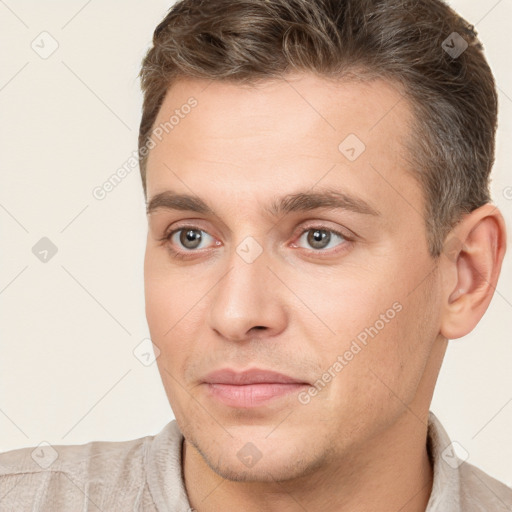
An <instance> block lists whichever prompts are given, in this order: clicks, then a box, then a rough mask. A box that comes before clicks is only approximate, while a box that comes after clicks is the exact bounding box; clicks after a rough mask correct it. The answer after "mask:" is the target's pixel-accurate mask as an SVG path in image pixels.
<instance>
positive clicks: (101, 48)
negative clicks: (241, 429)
mask: <svg viewBox="0 0 512 512" xmlns="http://www.w3.org/2000/svg"><path fill="white" fill-rule="evenodd" d="M171 4H172V2H163V1H162V0H158V1H157V0H145V1H142V0H139V1H135V0H130V1H128V0H123V1H121V0H102V1H101V2H100V1H99V0H89V1H85V0H73V1H70V0H66V1H63V0H62V1H53V2H40V1H36V0H32V1H29V0H23V1H22V0H5V1H4V0H0V47H1V48H2V53H1V63H0V112H1V113H0V130H1V133H0V158H1V160H0V162H1V179H2V182H1V187H0V222H1V248H2V249H1V264H0V315H1V317H0V326H1V347H0V348H1V353H0V451H5V450H10V449H14V448H18V447H24V446H35V445H38V444H39V443H40V442H42V441H47V442H49V443H52V444H81V443H85V442H88V441H91V440H127V439H134V438H137V437H142V436H145V435H149V434H155V433H157V432H159V431H160V430H161V428H162V427H163V426H164V425H165V424H166V423H167V422H168V421H170V420H171V419H172V418H173V414H172V410H171V409H170V406H169V404H168V401H167V398H166V396H165V394H164V391H163V388H162V385H161V381H160V376H159V374H158V370H157V367H156V363H153V364H151V365H146V364H143V363H142V362H141V361H140V360H139V358H137V357H136V355H137V354H139V356H140V354H141V353H143V352H144V350H145V345H144V343H147V341H146V342H144V341H143V340H145V339H147V338H148V337H149V331H148V328H147V324H146V318H145V312H144V296H143V293H144V288H143V256H144V244H145V236H146V219H145V213H144V198H143V194H142V188H141V181H140V175H139V170H138V168H137V167H135V168H134V170H133V171H131V172H130V173H129V174H128V175H127V176H126V178H125V179H124V180H123V181H122V182H121V183H120V184H119V185H118V186H117V187H116V188H115V189H114V190H112V191H111V192H110V193H109V194H107V196H106V197H105V198H104V199H102V200H99V199H96V198H95V197H94V196H93V190H94V189H95V187H98V186H101V185H102V184H103V183H104V182H105V181H106V180H108V178H109V177H110V176H111V175H112V174H113V173H114V172H115V171H116V170H117V169H118V168H119V167H122V166H123V165H124V164H125V163H126V162H128V161H129V159H130V157H132V156H133V155H135V151H136V148H137V133H138V127H139V121H140V113H141V104H142V103H141V102H142V95H141V93H140V91H139V81H138V78H137V74H138V72H139V66H140V61H141V59H142V57H143V55H144V53H145V51H146V50H147V48H148V47H149V44H150V41H151V37H152V33H153V30H154V28H155V27H156V25H157V24H158V22H159V21H160V20H161V19H162V17H163V16H164V15H165V13H166V11H167V9H168V8H169V6H170V5H171ZM451 5H452V6H453V7H455V9H456V10H458V11H459V12H460V14H461V15H462V16H464V17H465V18H466V19H468V20H469V21H470V22H471V23H473V24H474V25H475V28H476V30H477V32H478V33H479V35H480V37H481V39H482V41H483V42H484V45H485V48H486V53H487V57H488V60H489V62H490V65H491V67H492V69H493V71H494V73H495V77H496V80H497V84H498V87H499V95H500V96H499V99H500V117H499V132H498V140H497V159H496V164H495V168H494V174H493V175H494V179H493V183H492V191H493V198H494V202H495V204H496V205H497V206H498V207H499V208H500V209H501V211H502V212H503V214H504V216H505V218H506V222H507V226H508V229H509V231H510V227H511V226H512V222H511V221H512V171H511V168H510V162H511V161H512V149H511V148H512V145H511V144H510V140H511V135H512V133H511V131H512V129H511V125H512V76H511V65H510V52H511V50H512V48H511V43H510V26H509V25H510V19H512V0H501V1H490V2H487V1H485V2H482V1H480V0H453V1H452V2H451ZM57 45H58V46H57ZM52 51H53V53H51V52H52ZM49 53H51V54H50V55H49ZM511 238H512V233H511ZM41 239H43V240H41ZM38 244H39V245H38ZM508 246H509V248H508V250H509V251H510V242H509V244H508ZM34 247H35V249H34ZM45 251H46V252H45ZM41 258H42V259H43V260H45V261H42V259H41ZM511 258H512V255H511V254H507V256H506V258H505V262H504V268H503V270H502V275H501V278H500V281H499V283H498V287H497V290H496V293H495V296H494V298H493V300H492V303H491V305H490V307H489V309H488V311H487V313H486V315H485V316H484V318H483V319H482V321H481V322H480V323H479V325H478V326H477V327H476V328H475V329H474V331H473V332H472V333H471V334H469V335H468V336H466V337H464V338H461V339H458V340H453V341H450V342H449V346H448V350H447V353H446V357H445V361H444V364H443V367H442V370H441V374H440V376H439V380H438V385H437V388H436V392H435V395H434V400H433V403H432V406H431V410H432V411H434V412H435V413H436V414H437V416H438V417H439V418H440V419H441V421H442V423H443V425H444V426H445V428H446V429H447V431H448V433H449V434H450V436H451V437H452V439H454V440H456V441H457V442H458V443H459V445H460V447H459V450H460V451H461V453H460V454H461V455H463V456H466V452H467V456H468V461H469V462H471V463H473V464H476V465H477V466H479V467H481V468H482V469H483V470H484V471H486V472H488V473H489V474H491V475H492V476H494V477H496V478H498V479H500V480H502V481H503V482H505V483H507V484H508V485H511V486H512V464H511V463H510V461H511V460H512V443H511V432H512V372H511V371H510V368H511V361H512V340H511V330H512V329H511V328H512V272H511V265H510V261H511ZM140 343H142V345H141V346H140V347H139V344H140ZM137 347H139V348H137ZM142 359H143V358H142ZM459 445H457V446H459ZM456 451H457V449H456Z"/></svg>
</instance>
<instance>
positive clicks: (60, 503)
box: [0, 436, 155, 510]
mask: <svg viewBox="0 0 512 512" xmlns="http://www.w3.org/2000/svg"><path fill="white" fill-rule="evenodd" d="M154 437H155V436H146V437H141V438H139V439H134V440H130V441H117V442H110V441H92V442H89V443H86V444H82V445H49V444H46V443H44V444H41V445H39V446H37V447H29V448H20V449H17V450H11V451H8V452H4V453H0V505H1V507H0V508H2V510H32V509H33V507H35V508H34V509H37V510H71V509H72V510H82V509H83V510H89V508H90V507H91V504H94V505H95V506H96V507H100V509H102V510H120V509H123V503H122V501H123V500H124V499H126V508H125V509H126V510H136V509H135V508H133V503H134V497H135V498H137V496H138V499H139V500H140V501H141V502H142V500H144V499H145V497H144V488H145V486H146V485H145V462H146V454H147V452H148V450H149V447H150V445H151V443H152V441H153V438H154ZM86 501H87V502H90V503H86ZM92 508H94V507H92ZM144 510H146V509H144ZM148 510H151V509H148Z"/></svg>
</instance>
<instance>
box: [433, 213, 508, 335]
mask: <svg viewBox="0 0 512 512" xmlns="http://www.w3.org/2000/svg"><path fill="white" fill-rule="evenodd" d="M505 251H506V226H505V221H504V219H503V216H502V214H501V212H500V211H499V210H498V208H497V207H496V206H494V205H492V204H490V203H487V204H485V205H483V206H481V207H480V208H477V209H476V210H474V211H472V212H471V213H469V214H467V215H465V216H464V217H463V219H462V220H461V221H460V222H459V223H458V224H457V225H456V226H455V228H454V229H453V230H452V231H451V232H450V234H449V235H448V236H447V237H446V241H445V245H444V250H443V255H442V256H441V257H442V258H443V262H442V272H443V294H442V297H441V300H442V301H443V305H442V306H443V307H442V313H441V325H440V334H441V335H442V336H444V337H445V338H447V339H457V338H461V337H462V336H465V335H466V334H468V333H469V332H471V331H472V330H473V329H474V328H475V326H476V324H477V323H478V322H479V321H480V319H481V318H482V316H483V315H484V313H485V311H486V310H487V308H488V306H489V303H490V302H491V299H492V297H493V295H494V291H495V289H496V284H497V282H498V277H499V274H500V271H501V264H502V262H503V258H504V256H505Z"/></svg>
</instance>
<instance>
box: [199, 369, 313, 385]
mask: <svg viewBox="0 0 512 512" xmlns="http://www.w3.org/2000/svg"><path fill="white" fill-rule="evenodd" d="M204 382H206V383H208V384H231V385H245V384H264V383H265V384H308V383H307V382H306V381H304V380H301V379H296V378H293V377H290V376H288V375H284V374H282V373H278V372H274V371H272V370H262V369H260V368H251V369H249V370H245V371H242V372H237V371H235V370H232V369H230V368H223V369H221V370H216V371H214V372H211V373H209V374H208V375H207V376H206V377H205V378H204Z"/></svg>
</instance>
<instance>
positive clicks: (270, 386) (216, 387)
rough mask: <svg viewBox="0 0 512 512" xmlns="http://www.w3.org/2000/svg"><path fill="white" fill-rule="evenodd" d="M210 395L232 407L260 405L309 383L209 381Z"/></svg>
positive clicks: (298, 389)
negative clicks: (240, 383) (225, 382)
mask: <svg viewBox="0 0 512 512" xmlns="http://www.w3.org/2000/svg"><path fill="white" fill-rule="evenodd" d="M207 386H208V390H209V392H210V395H211V396H212V397H214V398H216V399H217V400H219V401H220V402H222V403H223V404H226V405H230V406H232V407H247V408H248V407H258V406H259V405H263V404H265V403H266V402H269V401H270V400H272V399H275V398H278V397H283V396H285V395H289V394H290V393H293V392H297V391H300V390H301V389H302V388H305V387H307V384H281V383H262V384H245V385H232V384H211V383H207Z"/></svg>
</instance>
